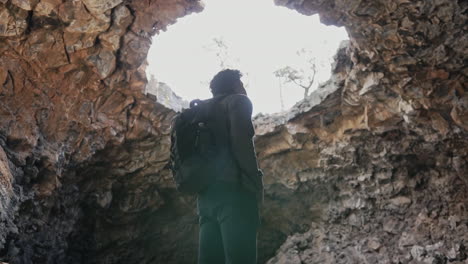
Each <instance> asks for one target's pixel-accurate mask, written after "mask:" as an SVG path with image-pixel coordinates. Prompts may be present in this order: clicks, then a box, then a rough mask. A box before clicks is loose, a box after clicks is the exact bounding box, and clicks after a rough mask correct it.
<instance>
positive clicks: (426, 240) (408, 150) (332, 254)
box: [258, 0, 468, 264]
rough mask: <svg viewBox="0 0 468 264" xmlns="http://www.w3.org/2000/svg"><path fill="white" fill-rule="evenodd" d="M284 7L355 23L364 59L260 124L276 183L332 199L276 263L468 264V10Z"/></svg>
mask: <svg viewBox="0 0 468 264" xmlns="http://www.w3.org/2000/svg"><path fill="white" fill-rule="evenodd" d="M276 2H277V3H278V4H282V5H286V6H288V7H290V8H295V9H297V10H298V11H299V12H301V13H304V14H306V15H310V14H314V13H319V14H320V17H321V20H322V22H324V23H326V24H334V25H341V26H345V27H346V29H347V31H348V33H349V35H350V40H351V43H350V46H349V47H348V52H347V54H349V56H350V60H351V62H352V63H351V66H350V67H348V68H347V69H345V70H344V72H343V73H341V74H337V75H336V76H335V78H334V79H333V80H331V81H330V82H329V83H328V84H327V85H325V86H324V87H322V88H321V89H322V91H320V89H319V91H318V92H317V93H318V94H317V95H316V96H315V97H313V98H310V100H309V101H308V102H302V103H300V104H298V105H297V106H296V107H295V109H294V110H293V113H292V114H289V115H287V116H282V117H280V118H277V119H275V118H273V119H272V118H271V117H270V118H262V119H261V120H259V121H260V122H259V127H258V131H259V132H260V134H261V136H260V137H259V138H258V144H259V145H260V146H261V148H259V151H260V152H259V155H260V157H261V159H262V164H263V168H264V169H265V170H266V175H269V176H270V177H268V178H267V179H268V181H267V183H269V184H272V183H277V182H281V183H282V184H283V185H284V186H287V187H288V188H290V189H291V190H293V192H294V193H301V195H302V196H307V195H309V194H311V193H317V192H318V193H321V194H322V195H321V197H320V199H316V200H313V201H311V202H310V203H307V204H305V205H304V206H303V210H304V211H309V212H311V213H312V212H317V211H319V213H318V214H319V217H318V219H313V220H311V221H309V223H310V224H311V226H310V229H309V230H308V231H307V232H303V233H296V234H294V235H292V236H290V237H289V238H288V239H287V241H286V243H285V244H283V245H282V246H281V248H280V249H279V250H278V252H277V255H276V256H275V257H274V258H272V259H271V260H270V261H269V262H268V263H269V264H273V263H448V262H450V263H467V262H468V259H467V253H468V252H467V251H466V247H467V246H468V245H467V244H466V243H467V242H466V241H467V238H468V237H467V235H466V234H467V228H468V226H467V224H468V212H467V209H466V208H467V205H468V203H467V195H466V193H467V187H468V185H467V183H468V166H467V160H468V140H467V138H468V137H467V136H468V134H467V124H468V115H467V113H468V112H467V109H468V108H467V106H468V97H467V93H466V91H467V86H466V84H467V68H466V58H467V50H468V49H467V45H468V42H467V41H466V39H467V35H466V22H467V9H468V5H467V3H466V2H464V1H432V2H428V1H339V0H335V1H314V0H309V1H281V0H278V1H276ZM345 65H346V64H345ZM335 71H336V69H335ZM333 83H335V85H336V87H335V88H334V89H336V91H335V92H333V93H331V94H330V93H329V92H327V89H326V88H327V87H329V86H330V85H333ZM328 89H329V88H328ZM332 89H333V88H332ZM324 92H325V94H329V95H328V97H327V98H326V99H325V100H322V101H321V102H320V103H319V104H316V103H315V102H316V101H317V100H319V101H320V98H322V95H321V94H320V93H322V94H323V93H324ZM311 102H312V104H311ZM314 104H315V105H314ZM273 122H275V125H271V123H273Z"/></svg>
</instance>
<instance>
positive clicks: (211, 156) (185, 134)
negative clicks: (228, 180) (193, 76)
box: [169, 99, 223, 194]
mask: <svg viewBox="0 0 468 264" xmlns="http://www.w3.org/2000/svg"><path fill="white" fill-rule="evenodd" d="M218 101H219V100H214V99H210V100H205V101H201V100H194V101H192V102H190V108H189V109H185V110H183V111H182V113H180V114H178V115H176V116H175V117H174V119H173V121H172V126H171V156H170V164H169V165H170V169H171V171H172V176H173V179H174V181H175V183H176V188H177V190H179V191H181V192H183V193H188V194H197V193H200V192H202V191H203V190H204V189H206V188H207V187H208V186H209V185H210V183H211V182H213V181H214V179H215V177H216V174H217V173H220V172H221V170H222V165H223V162H222V161H220V160H219V159H220V155H219V149H218V146H217V145H216V140H215V135H214V133H213V131H212V129H211V128H210V127H212V125H213V122H214V118H213V116H214V113H213V111H214V108H213V106H214V104H216V103H217V102H218Z"/></svg>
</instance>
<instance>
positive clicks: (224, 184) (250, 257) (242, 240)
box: [198, 70, 263, 264]
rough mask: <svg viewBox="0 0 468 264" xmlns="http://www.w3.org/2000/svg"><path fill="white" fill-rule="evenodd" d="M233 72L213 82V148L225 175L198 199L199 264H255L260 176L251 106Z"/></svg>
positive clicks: (261, 184) (261, 185) (237, 75)
mask: <svg viewBox="0 0 468 264" xmlns="http://www.w3.org/2000/svg"><path fill="white" fill-rule="evenodd" d="M240 77H241V74H240V72H239V71H236V70H224V71H221V72H220V73H218V74H217V75H216V76H215V77H214V78H213V80H212V81H211V84H210V88H211V91H212V93H213V99H211V100H213V102H212V104H213V107H212V108H211V111H212V116H213V120H214V122H212V124H213V125H212V127H211V130H212V131H213V134H214V137H215V139H216V143H217V145H218V146H219V147H220V148H221V153H223V154H222V155H225V157H226V159H225V161H226V162H225V164H224V167H223V168H224V170H223V173H221V174H220V175H217V176H216V179H214V181H213V183H212V184H211V185H210V186H209V187H208V188H207V189H206V190H205V191H204V192H202V193H200V194H199V195H198V213H199V216H200V240H199V241H200V245H199V257H198V262H199V264H208V263H210V264H213V263H231V264H237V263H239V264H250V263H252V264H253V263H256V250H257V246H256V242H257V241H256V234H257V228H258V225H259V221H260V219H259V214H258V204H259V203H261V200H262V198H263V183H262V174H261V171H260V170H259V169H258V165H257V158H256V155H255V148H254V145H253V136H254V129H253V125H252V121H251V116H252V103H251V102H250V100H249V99H248V97H247V96H246V92H245V89H244V87H243V84H242V82H241V80H240Z"/></svg>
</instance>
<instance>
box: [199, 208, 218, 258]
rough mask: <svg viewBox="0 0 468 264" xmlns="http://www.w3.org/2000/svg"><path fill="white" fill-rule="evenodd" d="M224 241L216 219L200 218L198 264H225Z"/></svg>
mask: <svg viewBox="0 0 468 264" xmlns="http://www.w3.org/2000/svg"><path fill="white" fill-rule="evenodd" d="M224 258H225V257H224V249H223V241H222V239H221V231H220V227H219V224H218V222H217V221H216V219H213V218H210V217H205V216H201V217H200V237H199V247H198V264H218V263H219V264H223V263H224Z"/></svg>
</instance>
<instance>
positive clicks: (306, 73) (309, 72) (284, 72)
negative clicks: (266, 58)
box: [273, 49, 317, 98]
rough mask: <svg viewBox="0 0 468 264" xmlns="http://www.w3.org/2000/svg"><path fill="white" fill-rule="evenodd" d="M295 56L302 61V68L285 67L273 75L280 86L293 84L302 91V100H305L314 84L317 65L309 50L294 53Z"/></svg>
mask: <svg viewBox="0 0 468 264" xmlns="http://www.w3.org/2000/svg"><path fill="white" fill-rule="evenodd" d="M296 54H297V55H298V56H299V57H301V58H302V59H303V66H301V67H298V68H294V67H291V66H285V67H282V68H280V69H278V70H276V71H274V72H273V73H274V74H275V76H276V77H277V78H279V80H280V82H281V83H282V84H286V83H293V84H294V85H295V86H299V87H300V88H302V89H304V98H306V97H307V96H308V95H309V91H310V88H311V87H312V85H313V84H314V82H315V75H316V74H317V64H316V62H315V57H313V54H312V52H311V51H310V50H307V49H301V50H299V51H298V52H296Z"/></svg>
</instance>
